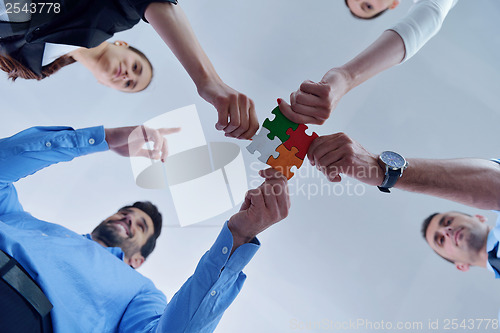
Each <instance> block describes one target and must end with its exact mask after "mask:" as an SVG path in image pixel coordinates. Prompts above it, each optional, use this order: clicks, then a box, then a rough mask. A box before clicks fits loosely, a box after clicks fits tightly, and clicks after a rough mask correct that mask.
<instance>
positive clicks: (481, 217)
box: [474, 214, 488, 223]
mask: <svg viewBox="0 0 500 333" xmlns="http://www.w3.org/2000/svg"><path fill="white" fill-rule="evenodd" d="M474 217H475V218H477V219H478V220H479V221H480V222H483V223H484V222H486V221H487V220H488V219H487V218H486V217H484V216H483V215H479V214H476V215H474Z"/></svg>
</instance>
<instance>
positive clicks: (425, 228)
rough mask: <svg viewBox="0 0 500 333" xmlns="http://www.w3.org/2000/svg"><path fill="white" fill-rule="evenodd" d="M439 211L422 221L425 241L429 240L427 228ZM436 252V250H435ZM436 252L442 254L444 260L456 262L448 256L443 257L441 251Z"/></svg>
mask: <svg viewBox="0 0 500 333" xmlns="http://www.w3.org/2000/svg"><path fill="white" fill-rule="evenodd" d="M438 214H439V213H434V214H431V215H429V216H428V217H427V218H426V219H425V220H424V221H423V222H422V228H421V231H422V237H424V239H425V241H426V242H427V238H426V237H425V236H426V235H427V229H428V228H429V224H430V223H431V221H432V219H433V218H434V217H435V216H436V215H438ZM434 252H436V251H434ZM436 254H437V255H438V256H440V257H441V258H443V259H444V260H446V261H447V262H451V263H452V264H455V263H454V262H453V261H451V260H450V259H448V258H445V257H443V256H442V255H440V254H439V253H437V252H436Z"/></svg>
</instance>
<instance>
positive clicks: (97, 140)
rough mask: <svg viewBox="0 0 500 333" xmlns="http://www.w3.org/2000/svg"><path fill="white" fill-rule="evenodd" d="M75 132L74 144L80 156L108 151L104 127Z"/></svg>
mask: <svg viewBox="0 0 500 333" xmlns="http://www.w3.org/2000/svg"><path fill="white" fill-rule="evenodd" d="M75 132H76V144H77V147H78V148H79V150H80V152H81V154H82V155H86V154H90V153H95V152H98V151H106V150H109V146H108V143H107V142H106V140H105V137H106V133H105V132H104V126H96V127H89V128H82V129H78V130H76V131H75Z"/></svg>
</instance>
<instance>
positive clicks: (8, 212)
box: [0, 126, 290, 333]
mask: <svg viewBox="0 0 500 333" xmlns="http://www.w3.org/2000/svg"><path fill="white" fill-rule="evenodd" d="M172 131H173V130H172V129H160V130H154V129H150V128H145V127H142V126H141V127H122V128H114V129H104V128H103V127H93V128H87V129H80V130H73V129H72V128H68V127H34V128H30V129H27V130H25V131H22V132H20V133H18V134H16V135H14V136H12V137H9V138H5V139H0V250H1V251H0V254H1V253H2V252H3V253H5V254H6V255H8V256H10V257H13V258H15V259H16V260H17V262H18V263H19V264H20V265H21V266H22V268H24V269H25V270H26V272H27V273H28V274H29V276H30V277H31V278H32V279H33V280H34V281H35V282H36V284H37V285H38V286H39V287H40V288H41V290H42V291H43V293H44V294H45V295H46V297H47V298H48V300H49V301H50V303H51V304H52V305H53V309H52V310H51V312H50V317H51V319H52V325H53V329H54V332H153V331H154V332H169V333H171V332H212V331H213V330H214V329H215V327H216V325H217V323H218V322H219V320H220V319H221V317H222V314H223V313H224V311H225V310H226V309H227V307H228V306H229V305H230V304H231V302H232V301H233V300H234V298H235V297H236V296H237V294H238V293H239V291H240V290H241V288H242V286H243V283H244V280H245V278H246V276H245V274H244V273H243V272H242V269H243V268H244V267H245V265H246V264H247V263H248V262H249V261H250V260H251V258H252V257H253V255H254V254H255V252H256V251H257V250H258V248H259V246H260V243H259V241H258V240H257V239H256V238H255V236H256V235H257V234H258V233H260V232H261V231H263V230H264V229H266V228H268V227H269V226H271V225H272V224H274V223H276V222H278V221H280V220H282V219H283V218H285V217H286V216H287V214H288V209H289V207H290V200H289V197H288V191H287V183H286V179H285V178H284V177H283V175H281V174H280V173H278V172H276V171H274V170H272V169H268V170H264V171H262V172H261V176H263V177H264V178H265V181H264V182H263V184H262V185H261V186H259V187H258V188H256V189H253V190H250V191H249V192H248V193H247V196H246V198H245V201H244V203H243V205H242V207H241V209H240V211H239V212H238V213H236V214H235V215H233V216H232V217H231V218H230V219H229V221H227V222H226V223H225V224H224V226H223V228H222V231H221V233H220V235H219V236H218V238H217V240H216V241H215V243H214V245H213V246H212V247H211V248H210V250H209V251H207V252H206V253H205V255H204V256H203V257H202V258H201V260H200V262H199V263H198V266H197V268H196V271H195V273H194V274H193V275H192V276H191V277H190V278H189V279H188V280H187V281H186V283H185V284H184V285H183V286H182V288H181V289H180V290H179V291H178V292H177V293H176V294H175V296H174V297H173V298H172V300H171V301H170V302H169V303H168V304H167V301H166V298H165V296H164V295H163V293H161V292H160V291H159V290H158V289H156V287H155V286H154V284H153V283H152V282H151V281H150V280H149V279H147V278H145V277H144V276H142V275H141V274H139V273H137V272H136V271H135V270H134V269H133V268H137V267H139V266H140V265H141V264H142V263H143V262H144V259H145V258H146V257H147V255H148V254H149V253H150V252H151V251H152V250H153V248H154V243H155V240H156V238H157V237H158V235H159V233H160V228H161V214H159V212H158V210H157V209H156V207H155V206H154V205H152V204H151V203H149V202H137V203H135V204H134V205H132V206H125V207H123V208H121V209H119V210H118V211H117V213H116V214H114V215H113V216H110V217H108V218H107V219H105V220H104V221H103V222H102V223H101V224H100V225H99V226H98V227H97V228H96V229H95V230H94V231H93V232H92V233H91V234H90V235H86V236H82V235H79V234H76V233H74V232H72V231H70V230H68V229H66V228H64V227H62V226H60V225H56V224H52V223H49V222H45V221H41V220H38V219H36V218H35V217H33V216H32V215H30V214H29V213H27V212H26V211H24V209H23V207H22V206H21V204H20V203H19V200H18V197H17V192H16V189H15V187H14V184H13V183H14V182H16V181H17V180H19V179H20V178H23V177H26V176H28V175H31V174H33V173H35V172H37V171H38V170H40V169H42V168H44V167H47V166H50V165H51V164H55V163H58V162H62V161H70V160H72V159H73V158H74V157H78V156H81V155H86V154H90V153H94V152H99V151H105V150H108V149H109V150H112V151H114V152H116V153H118V154H120V155H125V156H150V157H152V158H155V159H162V160H164V158H165V157H166V154H167V149H166V140H165V138H164V137H163V135H165V134H168V133H171V132H172ZM144 138H147V139H146V141H151V142H153V143H154V147H153V149H152V150H145V149H143V148H142V147H143V143H144ZM0 266H1V265H0ZM4 270H5V266H4V267H0V273H1V274H0V278H1V279H4V280H5V281H7V275H8V274H5V275H4V273H5V272H4ZM2 282H3V281H2V280H0V283H2ZM3 303H5V302H3ZM6 328H8V327H6V326H5V322H4V321H3V319H2V330H3V329H6Z"/></svg>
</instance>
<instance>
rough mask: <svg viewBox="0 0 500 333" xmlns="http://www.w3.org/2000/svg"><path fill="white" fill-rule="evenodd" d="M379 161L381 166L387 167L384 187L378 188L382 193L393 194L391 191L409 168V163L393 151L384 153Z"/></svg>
mask: <svg viewBox="0 0 500 333" xmlns="http://www.w3.org/2000/svg"><path fill="white" fill-rule="evenodd" d="M378 160H379V164H380V166H382V167H384V166H385V178H384V181H383V182H382V185H380V186H377V187H378V189H379V190H380V191H382V192H385V193H391V191H389V189H390V188H391V187H393V186H394V185H396V182H397V181H398V179H399V177H401V176H402V175H403V171H404V170H405V169H406V168H407V167H408V162H407V161H406V160H405V158H404V157H403V156H401V155H399V154H398V153H395V152H393V151H383V152H382V153H381V154H380V155H379V157H378Z"/></svg>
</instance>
